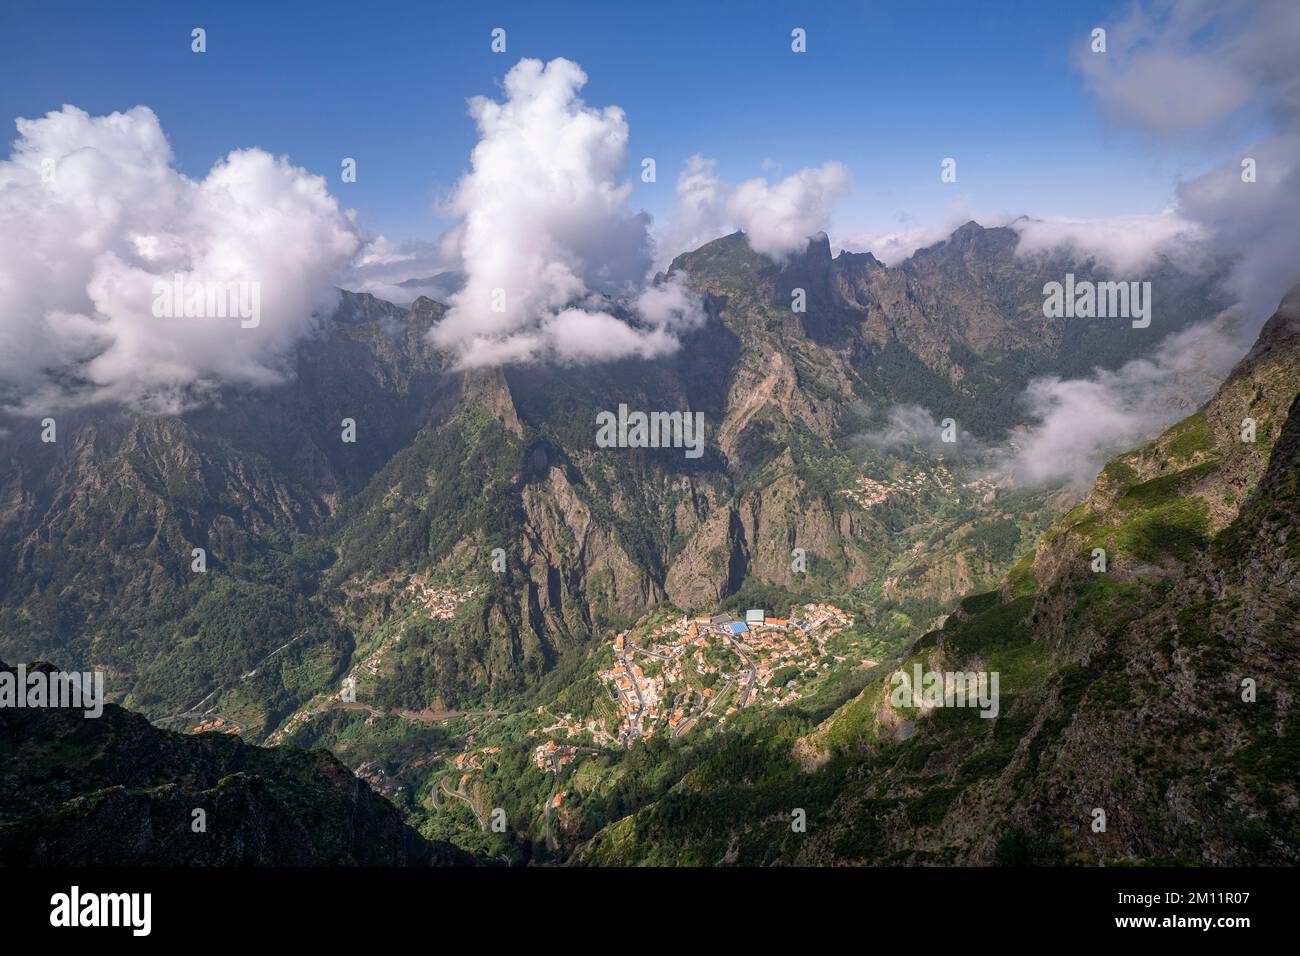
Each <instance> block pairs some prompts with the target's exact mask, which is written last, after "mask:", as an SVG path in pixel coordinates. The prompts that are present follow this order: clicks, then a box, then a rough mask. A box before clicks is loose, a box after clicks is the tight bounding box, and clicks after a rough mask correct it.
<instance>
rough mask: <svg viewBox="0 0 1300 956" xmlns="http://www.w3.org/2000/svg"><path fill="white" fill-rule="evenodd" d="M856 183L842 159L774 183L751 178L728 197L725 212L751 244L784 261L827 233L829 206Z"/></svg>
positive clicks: (800, 171)
mask: <svg viewBox="0 0 1300 956" xmlns="http://www.w3.org/2000/svg"><path fill="white" fill-rule="evenodd" d="M851 185H852V179H851V177H850V176H849V171H848V168H847V167H846V166H845V165H844V164H843V163H826V164H825V165H823V166H819V167H817V168H815V169H801V170H799V171H798V172H797V173H793V174H791V175H789V176H787V177H786V178H785V179H782V180H780V181H779V182H776V183H769V182H768V181H767V180H766V179H762V178H758V179H747V180H745V182H743V183H741V184H740V185H739V186H737V187H736V191H735V192H734V193H732V194H731V196H730V198H728V200H727V216H728V217H729V218H730V219H731V220H732V221H733V222H735V223H736V224H737V225H738V226H740V228H741V229H743V230H744V231H745V235H746V237H747V238H748V239H749V245H750V247H751V248H752V249H753V250H754V251H755V252H758V253H761V254H763V255H765V256H770V257H771V258H773V259H781V258H784V257H785V256H788V255H789V254H790V253H792V252H796V251H799V250H801V249H803V248H804V247H805V246H806V245H807V244H808V237H809V236H812V235H814V234H816V233H818V232H821V231H823V227H824V226H825V225H826V223H827V221H828V220H829V219H830V213H831V206H832V205H833V204H834V202H835V200H836V199H837V198H839V197H840V196H843V195H844V194H845V193H847V192H848V191H849V189H850V187H851Z"/></svg>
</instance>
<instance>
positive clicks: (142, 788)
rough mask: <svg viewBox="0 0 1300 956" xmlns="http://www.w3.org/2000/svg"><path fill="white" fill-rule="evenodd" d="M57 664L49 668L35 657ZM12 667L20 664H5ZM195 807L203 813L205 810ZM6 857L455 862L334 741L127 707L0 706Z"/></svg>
mask: <svg viewBox="0 0 1300 956" xmlns="http://www.w3.org/2000/svg"><path fill="white" fill-rule="evenodd" d="M38 667H39V668H43V669H45V670H47V671H48V670H52V668H50V667H49V665H33V667H32V668H29V669H28V670H29V673H30V672H31V671H32V670H33V669H36V668H38ZM0 669H3V670H6V671H10V672H12V671H13V669H12V668H9V667H7V666H5V665H0ZM196 810H201V811H203V813H202V815H197V814H196V813H195V811H196ZM0 861H3V863H4V864H5V865H7V866H40V865H45V866H104V865H117V866H122V865H128V866H131V865H147V866H450V865H465V864H470V863H472V862H473V860H472V858H470V857H469V856H468V855H467V854H464V853H462V852H461V851H460V850H458V849H456V848H455V847H453V846H451V845H450V844H446V843H431V842H429V841H426V840H424V839H423V838H422V837H420V835H419V834H417V833H416V832H415V831H414V830H412V829H410V828H409V827H407V826H406V825H405V824H403V823H402V821H401V818H400V817H399V816H398V813H397V811H396V810H395V809H394V808H393V807H392V806H391V805H390V804H388V803H387V802H386V801H385V800H384V799H383V798H382V797H380V796H379V795H377V794H375V793H373V792H371V790H370V788H369V787H368V786H367V785H366V784H365V783H363V782H362V781H360V780H358V779H357V778H356V777H354V776H353V775H352V773H351V772H349V771H348V769H347V768H346V767H344V766H343V765H342V764H340V763H339V762H338V761H337V760H336V759H335V758H334V757H332V756H331V755H330V754H328V753H326V752H324V751H304V750H298V749H296V748H291V747H290V748H276V749H274V750H265V749H262V748H259V747H252V746H249V745H247V744H245V743H243V741H241V740H240V739H239V738H238V737H236V736H233V735H217V734H207V735H202V736H199V737H183V736H181V735H179V734H174V733H170V732H167V731H163V730H158V729H157V728H155V727H153V726H152V725H151V724H150V723H149V722H148V721H147V720H146V719H145V718H144V717H142V716H141V715H139V714H134V713H131V712H129V711H126V710H123V709H121V708H120V707H117V706H116V705H113V704H109V705H107V706H105V708H104V712H103V714H102V715H100V716H99V717H96V718H88V717H85V716H83V714H82V712H81V711H79V710H72V709H67V708H15V707H4V708H0Z"/></svg>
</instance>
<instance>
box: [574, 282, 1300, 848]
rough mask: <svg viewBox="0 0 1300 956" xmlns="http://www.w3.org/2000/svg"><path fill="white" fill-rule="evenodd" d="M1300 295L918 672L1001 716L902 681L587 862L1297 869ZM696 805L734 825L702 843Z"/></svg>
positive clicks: (774, 739)
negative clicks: (978, 689)
mask: <svg viewBox="0 0 1300 956" xmlns="http://www.w3.org/2000/svg"><path fill="white" fill-rule="evenodd" d="M1297 304H1300V295H1297V292H1293V293H1291V294H1290V295H1289V296H1288V297H1287V299H1286V300H1285V301H1284V302H1283V304H1282V306H1281V307H1280V308H1279V310H1278V313H1277V314H1276V315H1275V316H1274V317H1273V318H1272V319H1271V320H1270V321H1269V322H1268V324H1267V325H1266V326H1265V328H1264V329H1263V331H1262V332H1261V334H1260V338H1259V342H1258V344H1257V345H1256V347H1255V348H1254V349H1253V350H1252V351H1251V352H1250V354H1249V355H1248V356H1247V357H1246V358H1245V359H1243V360H1242V362H1241V363H1240V364H1239V366H1238V367H1237V368H1236V369H1235V370H1234V371H1233V373H1232V374H1231V376H1230V377H1229V378H1228V379H1227V381H1226V382H1225V383H1224V385H1223V386H1222V387H1221V388H1220V390H1219V392H1218V393H1217V394H1216V395H1215V396H1214V397H1213V398H1212V399H1211V400H1210V401H1209V402H1208V403H1207V404H1206V405H1205V406H1204V407H1203V408H1202V409H1201V410H1200V411H1198V412H1197V413H1195V414H1194V415H1192V416H1190V417H1189V418H1188V419H1186V420H1185V421H1183V422H1180V423H1179V424H1177V425H1175V426H1173V427H1172V428H1170V429H1169V430H1167V431H1166V432H1165V433H1164V434H1162V435H1161V436H1159V437H1158V438H1156V439H1155V440H1153V441H1152V442H1151V443H1149V444H1148V445H1146V446H1144V447H1143V448H1141V449H1138V450H1136V451H1134V452H1131V453H1129V454H1126V455H1122V456H1120V457H1119V458H1117V459H1116V460H1115V461H1114V462H1112V463H1111V464H1110V465H1109V466H1108V467H1107V468H1106V469H1105V471H1104V472H1103V474H1102V475H1101V476H1100V477H1099V478H1098V480H1097V484H1096V487H1095V488H1094V489H1093V491H1092V493H1091V494H1090V495H1089V496H1088V497H1087V498H1086V500H1085V501H1084V502H1083V503H1081V504H1080V505H1079V507H1077V508H1076V509H1074V510H1073V511H1071V512H1070V513H1068V514H1067V515H1065V516H1063V517H1062V518H1061V519H1059V520H1058V521H1057V523H1056V524H1055V525H1054V526H1053V527H1052V528H1051V529H1050V530H1049V531H1048V532H1047V533H1046V534H1045V535H1044V536H1043V538H1042V540H1041V541H1040V543H1039V545H1038V547H1037V550H1036V551H1035V552H1032V553H1030V554H1027V555H1026V556H1025V559H1024V560H1023V561H1022V562H1021V563H1020V564H1019V565H1017V566H1016V567H1015V568H1013V570H1012V571H1011V573H1010V574H1009V575H1008V577H1007V579H1006V580H1005V582H1004V583H1003V585H1002V587H1001V588H1000V589H998V590H994V591H989V592H986V593H983V594H977V595H972V596H969V597H967V598H965V599H964V600H962V601H961V602H960V604H959V605H958V606H957V608H956V609H955V610H954V612H953V613H952V614H951V615H950V616H948V618H947V620H946V621H945V622H944V624H943V626H942V627H941V628H940V629H938V630H935V631H932V632H931V633H929V634H927V635H925V636H924V637H922V638H921V639H919V640H918V641H917V642H916V643H915V644H914V645H913V647H912V648H911V650H910V652H909V653H908V654H907V655H906V656H905V658H904V659H903V660H902V661H900V662H899V664H898V666H897V671H902V672H904V673H906V674H909V675H911V674H912V672H913V668H914V666H919V667H920V668H921V669H922V671H923V672H939V673H954V672H962V673H981V672H982V673H984V674H985V675H992V674H997V675H998V678H999V695H998V700H997V707H996V713H995V714H990V716H988V717H983V716H981V715H980V709H979V708H974V707H956V706H951V705H947V706H943V705H941V706H932V705H931V704H930V703H929V702H924V703H922V704H921V705H920V706H917V705H916V703H915V702H913V701H912V700H911V699H910V695H907V694H904V695H903V696H902V697H901V698H899V697H897V696H896V694H895V693H894V690H895V688H896V684H895V682H894V681H893V680H892V674H893V673H895V672H896V670H895V668H893V667H891V668H889V673H887V674H885V675H883V676H881V677H879V678H877V679H876V680H874V681H872V682H871V683H870V684H869V685H868V687H867V688H866V689H865V690H864V691H863V692H862V693H861V694H859V695H858V696H857V697H855V698H854V699H852V700H850V701H849V702H848V703H846V704H844V705H843V706H842V707H840V708H839V709H838V710H837V711H835V713H833V714H832V715H831V716H830V717H828V718H827V719H825V720H824V721H822V722H821V723H820V725H818V726H817V727H816V728H815V729H814V730H813V731H812V732H811V733H804V734H801V735H799V736H797V737H796V738H794V739H790V737H789V730H788V728H785V727H783V726H782V725H780V724H778V723H774V724H772V725H770V726H769V727H768V728H767V729H766V730H764V731H763V732H761V733H753V734H751V739H748V740H747V741H746V746H747V747H748V748H750V749H752V750H754V751H755V752H759V753H761V760H760V759H756V760H754V761H750V762H749V763H747V764H745V765H744V766H743V769H740V770H737V769H734V768H731V767H730V765H729V761H734V760H735V756H734V752H733V753H730V754H726V755H719V756H718V757H717V758H716V759H715V760H711V761H710V760H706V761H705V763H704V765H703V766H701V767H699V768H697V769H696V770H694V771H693V772H692V774H691V776H690V777H689V778H687V779H683V780H682V781H681V782H680V783H678V784H677V785H676V786H675V787H674V788H673V789H672V791H671V792H670V794H669V795H668V796H667V797H665V798H664V799H662V800H660V801H657V802H656V803H655V804H654V805H652V806H649V807H646V808H643V809H641V810H640V811H638V812H637V813H636V814H635V816H630V817H628V818H626V819H624V820H621V821H619V822H618V823H616V824H611V825H610V826H608V827H606V828H605V829H604V830H602V831H601V832H600V833H598V834H597V835H596V836H595V837H594V838H593V839H592V840H590V841H589V842H588V843H587V844H586V845H584V846H583V847H582V848H581V849H580V850H579V854H578V856H579V858H580V859H582V860H584V861H587V862H602V863H631V862H646V861H650V862H656V863H671V862H674V861H687V860H689V861H696V862H701V861H709V862H728V861H731V862H736V861H739V862H745V863H796V864H830V863H846V862H848V863H863V864H881V863H896V864H935V863H940V864H952V863H960V864H1012V865H1023V864H1065V863H1080V864H1098V863H1119V862H1158V861H1166V862H1168V861H1177V862H1185V863H1198V864H1214V865H1294V864H1295V863H1297V862H1300V794H1298V793H1297V789H1296V788H1297V781H1298V780H1300V763H1298V762H1297V758H1298V755H1300V746H1298V744H1300V712H1298V711H1297V709H1296V702H1297V700H1300V536H1298V535H1297V528H1300V520H1298V519H1300V397H1298V396H1300V334H1298V333H1300V310H1297ZM1243 418H1251V419H1253V420H1254V421H1255V440H1254V441H1253V442H1252V441H1243V437H1242V436H1243V432H1242V420H1243ZM1247 434H1248V433H1247ZM1097 548H1099V549H1104V550H1105V552H1106V565H1105V570H1101V569H1100V568H1101V566H1100V565H1099V564H1094V561H1095V556H1094V555H1095V552H1094V549H1097ZM760 765H761V766H760ZM724 768H725V772H724ZM705 780H708V781H709V782H708V784H707V785H705V784H704V783H703V781H705ZM709 806H713V807H738V806H744V807H746V808H747V809H746V811H745V812H744V813H731V814H728V813H721V812H719V813H715V814H714V815H713V816H712V817H708V816H707V810H706V808H707V807H709ZM794 807H798V808H801V809H802V810H804V812H805V813H806V815H807V832H806V834H798V835H792V834H791V832H790V826H789V819H790V813H791V808H794ZM690 808H694V810H695V811H696V812H699V813H703V814H705V816H706V818H708V819H710V820H711V824H712V827H713V829H712V830H709V829H708V828H707V827H704V826H701V825H693V826H691V827H689V828H686V827H684V825H683V824H682V823H681V822H680V821H681V820H683V819H691V820H693V819H694V817H691V816H690V815H689V814H688V813H687V811H688V809H690Z"/></svg>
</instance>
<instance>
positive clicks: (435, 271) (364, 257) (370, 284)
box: [339, 236, 463, 306]
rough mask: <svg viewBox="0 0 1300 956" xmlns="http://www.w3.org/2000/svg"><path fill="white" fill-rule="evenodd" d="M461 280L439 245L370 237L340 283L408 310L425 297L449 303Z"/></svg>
mask: <svg viewBox="0 0 1300 956" xmlns="http://www.w3.org/2000/svg"><path fill="white" fill-rule="evenodd" d="M462 279H463V277H462V276H460V275H459V273H458V272H456V271H455V269H453V268H450V267H449V266H448V265H447V263H446V257H445V256H444V254H443V252H442V249H441V247H440V246H439V245H438V244H435V243H431V242H426V241H424V240H419V239H414V240H408V241H406V242H402V243H400V244H394V243H392V242H390V241H389V240H388V239H387V238H386V237H384V236H370V237H367V238H366V240H365V244H364V245H363V246H362V248H361V251H360V252H359V253H358V254H357V256H356V258H355V259H354V260H353V262H352V264H351V265H350V267H349V268H348V270H347V272H346V273H345V274H344V275H343V276H341V277H340V279H339V282H340V284H341V285H342V286H343V287H344V288H345V289H351V290H352V291H354V292H369V293H370V294H371V295H375V296H378V297H379V298H381V299H386V300H388V301H389V302H393V303H395V304H397V305H401V306H407V305H410V304H411V303H412V302H414V301H415V300H416V299H417V298H419V297H420V296H422V295H424V296H428V297H429V298H431V299H436V300H438V301H439V302H443V301H446V300H447V298H448V297H450V296H451V294H452V293H453V292H455V291H456V290H457V289H458V288H459V287H460V285H461V282H462Z"/></svg>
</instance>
